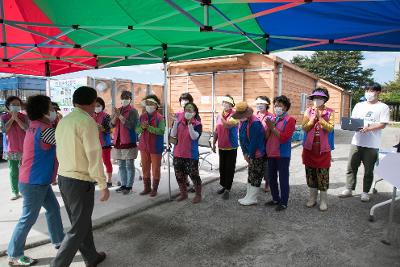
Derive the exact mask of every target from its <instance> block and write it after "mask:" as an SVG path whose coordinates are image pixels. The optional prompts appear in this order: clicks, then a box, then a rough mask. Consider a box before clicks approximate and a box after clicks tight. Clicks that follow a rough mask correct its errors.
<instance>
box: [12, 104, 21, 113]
mask: <svg viewBox="0 0 400 267" xmlns="http://www.w3.org/2000/svg"><path fill="white" fill-rule="evenodd" d="M10 111H11V112H21V107H20V106H14V105H10Z"/></svg>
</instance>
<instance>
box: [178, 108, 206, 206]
mask: <svg viewBox="0 0 400 267" xmlns="http://www.w3.org/2000/svg"><path fill="white" fill-rule="evenodd" d="M184 111H185V113H184V116H183V118H180V119H179V118H178V117H176V118H175V121H174V125H173V127H172V129H171V136H172V137H175V138H176V139H177V144H176V145H175V147H174V160H173V164H174V169H175V176H176V181H177V182H178V185H179V190H180V192H181V195H180V197H179V198H178V199H177V201H182V200H185V199H187V198H188V194H187V185H186V181H187V177H188V176H189V177H190V179H191V180H192V182H193V185H194V188H195V191H196V196H195V197H194V198H193V203H194V204H196V203H199V202H201V179H200V175H199V142H198V140H199V138H200V135H201V133H202V125H201V122H200V121H198V120H197V119H196V115H197V114H198V113H199V110H198V108H197V106H196V105H195V104H194V103H187V104H186V105H185V107H184Z"/></svg>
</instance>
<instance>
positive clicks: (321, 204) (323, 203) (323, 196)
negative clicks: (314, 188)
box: [319, 191, 328, 211]
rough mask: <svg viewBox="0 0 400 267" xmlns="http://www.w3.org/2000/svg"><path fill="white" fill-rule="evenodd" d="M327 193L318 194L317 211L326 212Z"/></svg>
mask: <svg viewBox="0 0 400 267" xmlns="http://www.w3.org/2000/svg"><path fill="white" fill-rule="evenodd" d="M327 201H328V193H327V192H326V191H320V192H319V210H320V211H326V210H327V209H328V204H327Z"/></svg>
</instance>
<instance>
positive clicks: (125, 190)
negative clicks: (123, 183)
mask: <svg viewBox="0 0 400 267" xmlns="http://www.w3.org/2000/svg"><path fill="white" fill-rule="evenodd" d="M131 191H132V187H125V188H124V190H122V194H124V195H127V194H129V193H130V192H131Z"/></svg>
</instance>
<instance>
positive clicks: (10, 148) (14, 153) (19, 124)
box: [1, 96, 28, 200]
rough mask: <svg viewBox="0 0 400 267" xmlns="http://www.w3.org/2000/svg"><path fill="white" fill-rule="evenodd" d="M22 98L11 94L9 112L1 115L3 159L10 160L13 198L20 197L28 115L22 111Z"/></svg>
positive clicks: (7, 106)
mask: <svg viewBox="0 0 400 267" xmlns="http://www.w3.org/2000/svg"><path fill="white" fill-rule="evenodd" d="M21 106H22V100H21V99H20V98H19V97H16V96H10V97H9V98H7V100H6V108H7V111H8V112H7V113H6V114H4V115H2V116H1V125H2V127H1V128H2V132H3V159H5V160H7V161H8V168H9V170H10V184H11V191H12V196H11V200H16V199H18V198H20V197H21V196H20V194H19V189H18V175H19V166H20V165H21V159H22V150H23V145H24V138H25V131H26V129H27V128H28V117H27V116H26V115H24V114H22V113H21Z"/></svg>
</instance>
